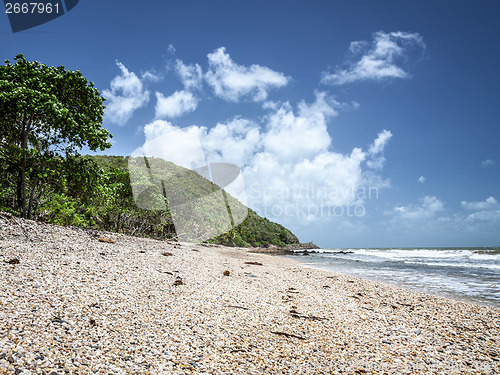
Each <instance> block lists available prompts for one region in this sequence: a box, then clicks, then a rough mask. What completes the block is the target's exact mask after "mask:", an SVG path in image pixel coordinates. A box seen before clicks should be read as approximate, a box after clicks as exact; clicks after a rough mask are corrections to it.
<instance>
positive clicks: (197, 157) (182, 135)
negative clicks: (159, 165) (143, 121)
mask: <svg viewBox="0 0 500 375" xmlns="http://www.w3.org/2000/svg"><path fill="white" fill-rule="evenodd" d="M144 135H145V136H146V142H145V144H144V145H143V146H142V147H141V148H139V149H137V150H136V154H134V155H133V156H141V155H145V156H148V157H149V156H153V157H157V158H163V159H165V160H168V161H171V162H173V163H175V164H177V165H180V166H183V167H185V168H189V169H193V168H198V167H202V166H203V165H205V157H204V155H203V152H202V148H201V146H200V141H199V135H200V129H199V128H198V127H196V126H191V127H189V128H184V129H181V128H179V127H177V126H174V125H172V123H170V122H169V121H165V120H155V121H153V122H152V123H150V124H147V125H146V126H144Z"/></svg>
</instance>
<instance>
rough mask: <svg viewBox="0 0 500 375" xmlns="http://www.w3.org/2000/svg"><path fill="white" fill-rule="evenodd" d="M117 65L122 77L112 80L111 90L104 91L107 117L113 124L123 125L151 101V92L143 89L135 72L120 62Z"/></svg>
mask: <svg viewBox="0 0 500 375" xmlns="http://www.w3.org/2000/svg"><path fill="white" fill-rule="evenodd" d="M116 65H118V67H119V68H120V70H121V75H120V76H116V77H115V78H113V79H112V80H111V84H110V86H111V90H104V91H103V94H104V97H105V98H106V99H107V101H106V102H105V104H106V111H105V116H106V118H108V119H109V120H110V121H111V122H114V123H116V124H119V125H123V124H125V123H126V122H127V121H128V120H129V119H130V117H132V114H133V113H134V111H135V110H137V109H139V108H141V107H143V106H144V105H145V104H146V103H147V102H148V101H149V91H147V90H145V89H144V88H143V84H142V82H141V80H140V79H139V77H137V75H136V74H135V73H134V72H129V70H128V69H127V68H126V67H125V65H123V64H122V63H121V62H119V61H117V62H116Z"/></svg>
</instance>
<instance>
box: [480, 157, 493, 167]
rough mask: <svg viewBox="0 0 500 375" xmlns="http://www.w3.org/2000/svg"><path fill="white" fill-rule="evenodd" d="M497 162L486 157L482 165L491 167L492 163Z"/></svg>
mask: <svg viewBox="0 0 500 375" xmlns="http://www.w3.org/2000/svg"><path fill="white" fill-rule="evenodd" d="M494 164H495V162H494V161H493V160H491V159H486V160H483V161H482V162H481V167H483V168H486V167H489V166H490V165H494Z"/></svg>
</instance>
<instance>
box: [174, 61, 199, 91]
mask: <svg viewBox="0 0 500 375" xmlns="http://www.w3.org/2000/svg"><path fill="white" fill-rule="evenodd" d="M175 72H176V73H177V75H178V76H179V78H180V79H181V81H182V84H183V85H184V88H185V89H186V90H200V89H201V85H202V82H203V71H202V69H201V66H199V65H198V64H193V65H187V64H184V63H183V62H182V61H181V60H177V61H176V63H175Z"/></svg>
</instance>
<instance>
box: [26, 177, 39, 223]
mask: <svg viewBox="0 0 500 375" xmlns="http://www.w3.org/2000/svg"><path fill="white" fill-rule="evenodd" d="M37 185H38V176H36V177H35V181H33V186H32V187H31V191H30V199H29V202H28V214H27V215H28V216H27V217H28V219H31V218H32V217H33V215H32V214H33V212H34V211H32V208H33V199H34V198H35V192H36V187H37Z"/></svg>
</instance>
